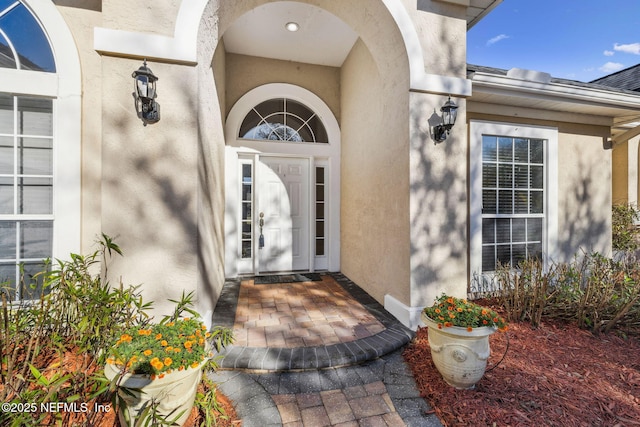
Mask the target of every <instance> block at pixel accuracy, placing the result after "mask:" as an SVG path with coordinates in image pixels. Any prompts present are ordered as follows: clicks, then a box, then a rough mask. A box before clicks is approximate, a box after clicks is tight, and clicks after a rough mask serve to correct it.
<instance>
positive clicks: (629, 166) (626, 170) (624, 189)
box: [611, 137, 640, 205]
mask: <svg viewBox="0 0 640 427" xmlns="http://www.w3.org/2000/svg"><path fill="white" fill-rule="evenodd" d="M639 146H640V137H635V138H632V139H630V140H629V141H624V142H621V143H617V144H615V145H614V147H613V153H612V162H613V163H612V165H611V172H612V194H613V203H616V204H624V203H629V204H631V205H637V204H638V200H639V199H640V198H639V197H638V193H639V189H640V186H639V185H638V167H637V165H638V161H639V160H640V153H639V151H638V147H639Z"/></svg>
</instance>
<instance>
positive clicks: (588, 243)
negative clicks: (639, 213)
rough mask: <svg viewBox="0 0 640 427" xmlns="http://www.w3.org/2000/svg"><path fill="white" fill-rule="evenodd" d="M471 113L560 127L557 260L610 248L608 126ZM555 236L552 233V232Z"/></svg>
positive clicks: (475, 116)
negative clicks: (583, 252) (515, 118)
mask: <svg viewBox="0 0 640 427" xmlns="http://www.w3.org/2000/svg"><path fill="white" fill-rule="evenodd" d="M469 119H478V120H486V121H495V122H505V123H519V124H531V125H537V126H547V127H553V128H557V129H558V179H557V182H551V183H549V185H555V186H556V188H557V193H558V236H557V240H556V242H557V249H558V258H559V259H558V260H557V261H567V260H570V259H571V258H572V257H573V256H574V255H575V254H577V253H580V251H582V250H586V251H598V252H600V253H602V254H605V255H609V254H610V253H611V232H610V230H611V204H612V196H611V165H612V154H611V150H610V149H607V144H605V141H606V140H607V138H608V137H609V136H610V134H609V128H608V127H605V126H594V125H588V124H574V123H565V122H557V121H544V120H531V119H524V118H521V119H518V120H517V121H514V120H513V119H512V118H505V117H501V116H490V115H482V114H476V113H474V114H470V115H469ZM550 238H553V236H550Z"/></svg>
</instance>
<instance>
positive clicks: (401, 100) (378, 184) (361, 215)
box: [340, 41, 409, 302]
mask: <svg viewBox="0 0 640 427" xmlns="http://www.w3.org/2000/svg"><path fill="white" fill-rule="evenodd" d="M341 76H342V79H341V87H342V102H341V111H342V115H343V120H342V155H341V162H342V173H341V184H342V190H341V191H342V205H341V239H340V240H341V254H342V257H341V269H342V271H343V272H344V273H345V274H346V275H347V276H348V277H350V278H351V279H352V280H354V281H355V282H356V283H358V284H360V285H361V286H362V287H363V288H364V289H365V290H366V291H367V292H369V293H370V294H371V295H372V296H373V297H374V298H376V299H377V300H378V301H382V300H383V298H384V295H385V294H392V295H394V296H395V297H396V298H398V299H400V300H402V301H406V302H408V300H409V295H408V294H409V289H408V283H409V265H408V256H409V245H408V240H409V214H408V207H409V206H408V204H409V197H408V184H409V183H408V167H409V165H408V159H409V156H408V126H407V113H408V107H407V104H406V94H407V91H406V87H405V88H404V91H394V90H392V89H393V88H392V87H390V85H388V84H386V83H385V80H387V79H388V77H386V76H383V75H381V74H380V72H379V70H378V68H377V66H376V63H375V61H374V59H373V58H372V56H371V53H370V52H369V50H368V49H367V47H366V46H365V45H364V43H363V42H362V41H358V42H357V43H356V45H355V46H354V48H353V49H352V51H351V53H350V54H349V57H348V58H347V60H346V61H345V63H344V65H343V67H342V73H341Z"/></svg>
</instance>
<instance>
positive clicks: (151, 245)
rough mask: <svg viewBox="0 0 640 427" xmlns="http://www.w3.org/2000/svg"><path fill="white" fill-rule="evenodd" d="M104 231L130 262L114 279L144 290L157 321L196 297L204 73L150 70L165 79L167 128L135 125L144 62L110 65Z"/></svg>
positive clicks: (165, 67)
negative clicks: (178, 302)
mask: <svg viewBox="0 0 640 427" xmlns="http://www.w3.org/2000/svg"><path fill="white" fill-rule="evenodd" d="M102 64H103V69H102V73H103V94H102V96H103V100H104V103H103V133H102V141H103V145H102V180H103V184H102V215H101V216H102V229H103V231H104V232H105V233H107V234H109V235H111V236H112V237H114V238H115V239H116V241H117V242H118V243H119V244H120V246H121V248H122V249H123V251H124V253H125V256H124V257H123V258H118V259H116V260H114V263H113V265H112V268H111V271H112V272H113V273H114V274H115V275H116V277H118V276H119V275H122V276H123V279H124V281H125V282H126V283H131V284H144V289H145V298H146V299H147V300H152V301H155V306H156V307H157V311H156V313H165V312H167V310H168V309H170V307H171V305H172V304H171V303H170V302H168V301H167V299H168V298H176V297H179V296H180V293H181V292H182V290H185V291H186V292H189V291H195V290H196V286H197V284H198V269H197V262H198V259H197V253H198V252H197V247H198V246H197V243H198V240H197V193H196V189H197V188H198V186H197V182H198V168H197V160H198V151H197V149H198V144H197V142H198V132H197V129H198V128H197V125H196V124H197V114H196V99H197V96H196V89H197V87H196V82H197V75H196V69H195V68H193V67H186V66H180V65H172V64H159V63H149V64H148V65H149V67H150V68H151V69H152V70H153V72H154V73H155V74H156V75H157V76H160V80H159V81H158V93H159V95H158V102H159V103H160V105H161V120H160V121H159V122H158V123H156V124H153V125H149V126H143V124H142V122H141V121H140V120H138V119H136V117H135V110H134V106H133V96H132V78H131V72H132V71H133V70H135V69H137V68H138V67H139V66H140V61H138V60H127V59H122V58H112V57H103V58H102Z"/></svg>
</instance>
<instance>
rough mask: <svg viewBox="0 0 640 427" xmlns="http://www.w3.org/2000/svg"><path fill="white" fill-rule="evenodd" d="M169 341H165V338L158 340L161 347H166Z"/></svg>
mask: <svg viewBox="0 0 640 427" xmlns="http://www.w3.org/2000/svg"><path fill="white" fill-rule="evenodd" d="M168 344H169V343H168V342H167V340H162V341H160V345H161V346H163V347H166V346H167V345H168Z"/></svg>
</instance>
